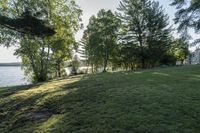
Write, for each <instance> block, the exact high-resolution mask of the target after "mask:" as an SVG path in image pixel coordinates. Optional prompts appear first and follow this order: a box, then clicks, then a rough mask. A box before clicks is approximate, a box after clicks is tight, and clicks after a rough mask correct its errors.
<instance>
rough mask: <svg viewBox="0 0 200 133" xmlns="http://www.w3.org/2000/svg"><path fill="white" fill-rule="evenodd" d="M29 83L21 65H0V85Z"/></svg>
mask: <svg viewBox="0 0 200 133" xmlns="http://www.w3.org/2000/svg"><path fill="white" fill-rule="evenodd" d="M28 83H29V82H28V81H27V80H26V79H25V76H24V73H23V71H22V70H21V67H19V66H16V67H1V66H0V87H6V86H16V85H26V84H28Z"/></svg>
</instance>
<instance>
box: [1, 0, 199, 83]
mask: <svg viewBox="0 0 200 133" xmlns="http://www.w3.org/2000/svg"><path fill="white" fill-rule="evenodd" d="M194 1H195V0H194ZM172 5H175V6H177V9H178V12H177V14H180V15H176V21H175V22H176V23H180V27H179V31H180V32H181V31H183V29H184V28H185V29H186V27H191V25H190V24H188V25H185V23H184V22H185V20H184V15H185V14H186V13H188V15H189V14H191V13H190V12H189V11H188V10H187V11H185V13H184V14H182V16H183V17H181V13H183V12H182V6H183V5H184V0H174V2H173V3H172ZM196 8H199V7H196ZM190 11H191V10H190ZM81 15H82V10H81V9H80V7H79V6H77V4H76V2H75V0H67V1H66V0H1V1H0V44H1V45H4V46H7V47H10V46H13V45H15V46H16V47H17V49H16V52H15V55H17V56H19V57H20V58H21V59H22V64H23V69H24V70H25V73H26V75H27V76H28V77H30V79H32V81H33V82H43V81H46V80H49V79H51V78H54V77H61V76H62V74H63V70H64V63H65V61H68V60H70V59H71V58H72V51H73V49H74V48H76V47H77V44H78V43H77V42H76V40H75V34H76V32H77V31H78V30H79V29H80V28H81V27H82V24H81ZM178 17H179V18H178ZM194 17H195V16H194ZM168 19H169V17H168V15H167V14H165V12H164V10H163V8H162V7H161V6H160V5H159V2H154V1H151V0H122V1H121V2H120V5H119V7H118V11H117V12H116V13H113V12H112V11H110V10H108V11H105V10H100V11H99V13H98V14H97V16H92V17H91V18H90V21H89V24H88V26H87V27H86V30H85V31H84V35H83V37H82V40H81V43H80V44H81V46H82V47H84V51H83V52H82V53H84V54H85V55H84V57H86V59H87V64H88V65H89V66H92V70H94V71H98V70H99V69H102V71H103V72H106V71H107V69H108V68H112V69H113V70H115V69H118V68H120V69H127V70H128V69H129V70H130V69H132V70H133V69H136V68H142V69H145V68H152V67H156V66H161V65H174V64H175V62H176V60H180V61H183V60H184V59H186V56H187V54H188V48H187V47H188V42H187V41H186V40H187V39H186V37H185V38H183V39H182V38H179V39H174V38H173V37H172V32H173V28H172V27H171V26H170V25H169V20H168ZM188 20H189V19H188ZM195 20H196V19H195ZM181 22H183V23H181ZM187 22H188V21H187ZM192 22H194V21H192ZM198 22H199V21H198ZM198 27H199V25H197V26H196V28H197V30H198ZM182 33H186V32H182ZM185 36H186V35H185Z"/></svg>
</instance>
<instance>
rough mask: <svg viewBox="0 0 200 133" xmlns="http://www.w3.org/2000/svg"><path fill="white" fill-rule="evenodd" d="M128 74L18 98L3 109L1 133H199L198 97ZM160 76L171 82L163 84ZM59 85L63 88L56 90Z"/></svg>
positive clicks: (89, 78)
mask: <svg viewBox="0 0 200 133" xmlns="http://www.w3.org/2000/svg"><path fill="white" fill-rule="evenodd" d="M123 75H124V74H123V73H122V74H116V75H115V77H116V79H113V78H112V76H111V74H104V76H103V77H102V76H99V75H96V76H84V78H82V79H81V80H79V81H78V80H77V81H75V82H70V83H68V82H66V83H65V80H59V81H52V82H55V85H54V86H53V89H50V90H46V91H44V92H41V93H36V92H35V94H34V95H30V96H28V97H26V98H23V97H21V95H19V96H18V97H17V98H16V99H11V100H10V102H7V103H5V105H4V106H3V107H2V108H3V110H1V109H0V110H1V111H0V114H1V116H2V117H0V120H1V122H0V131H1V132H2V133H4V132H13V133H17V132H19V133H21V132H26V133H29V132H30V133H32V132H48V133H94V132H97V133H98V132H99V133H112V132H120V133H127V132H152V133H155V132H173V131H174V132H175V131H176V132H197V131H198V129H200V127H199V121H200V117H199V116H200V112H199V109H200V102H199V101H200V99H192V97H191V96H194V97H193V98H197V96H198V93H197V92H193V90H192V91H191V92H189V93H188V94H190V96H187V95H186V94H182V90H179V89H182V88H178V89H176V87H179V86H177V85H176V81H174V82H171V81H169V80H168V78H167V77H168V76H165V75H164V76H163V74H162V75H160V74H159V75H160V78H157V80H156V78H155V79H154V80H151V82H145V80H141V79H140V80H138V78H142V77H140V76H139V77H138V76H137V77H134V76H133V75H132V74H129V75H128V77H127V75H125V76H123ZM149 75H150V76H151V75H152V73H150V74H149ZM149 75H146V76H147V77H145V78H144V79H147V78H148V77H149ZM141 76H142V75H141ZM161 77H163V78H165V79H167V80H166V81H165V82H164V81H163V79H161ZM75 79H76V78H75ZM79 79H80V78H79ZM73 80H74V79H73ZM136 81H137V82H136ZM60 82H63V84H62V85H57V83H60ZM169 83H171V84H169ZM40 87H41V86H40ZM159 87H160V88H159ZM184 87H185V86H184ZM166 88H169V89H170V90H169V89H166ZM32 89H33V90H35V91H37V88H32ZM32 89H31V88H28V90H30V91H32ZM183 89H184V88H183ZM24 91H25V90H24ZM22 93H23V91H22ZM17 94H19V91H18V92H17ZM20 94H21V93H20ZM12 95H14V94H12ZM3 103H4V102H1V103H0V106H2V105H3Z"/></svg>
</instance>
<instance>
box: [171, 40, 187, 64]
mask: <svg viewBox="0 0 200 133" xmlns="http://www.w3.org/2000/svg"><path fill="white" fill-rule="evenodd" d="M170 53H171V54H173V56H174V57H175V58H176V60H177V61H181V62H182V63H183V61H184V60H185V59H186V58H187V56H188V55H189V50H188V42H186V41H185V40H183V39H175V40H174V41H173V43H172V46H171V49H170Z"/></svg>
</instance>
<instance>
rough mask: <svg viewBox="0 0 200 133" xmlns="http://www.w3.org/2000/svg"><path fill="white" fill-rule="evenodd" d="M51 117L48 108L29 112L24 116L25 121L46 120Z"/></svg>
mask: <svg viewBox="0 0 200 133" xmlns="http://www.w3.org/2000/svg"><path fill="white" fill-rule="evenodd" d="M52 115H53V113H52V111H51V110H50V109H48V108H42V109H39V110H37V111H33V112H29V113H27V114H25V115H24V118H26V119H27V120H41V119H48V118H50V117H51V116H52Z"/></svg>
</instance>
